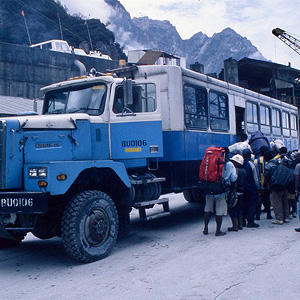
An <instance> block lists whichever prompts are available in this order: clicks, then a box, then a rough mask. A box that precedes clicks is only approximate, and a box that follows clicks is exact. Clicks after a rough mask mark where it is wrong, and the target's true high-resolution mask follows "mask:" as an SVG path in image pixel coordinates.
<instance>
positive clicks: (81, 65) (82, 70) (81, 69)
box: [74, 59, 86, 76]
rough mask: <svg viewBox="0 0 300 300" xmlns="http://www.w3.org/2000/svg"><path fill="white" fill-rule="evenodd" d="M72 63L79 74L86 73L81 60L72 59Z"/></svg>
mask: <svg viewBox="0 0 300 300" xmlns="http://www.w3.org/2000/svg"><path fill="white" fill-rule="evenodd" d="M74 64H75V66H76V67H77V68H78V69H79V72H80V76H84V75H86V67H85V65H84V64H83V63H82V62H81V61H79V60H78V59H76V60H75V61H74Z"/></svg>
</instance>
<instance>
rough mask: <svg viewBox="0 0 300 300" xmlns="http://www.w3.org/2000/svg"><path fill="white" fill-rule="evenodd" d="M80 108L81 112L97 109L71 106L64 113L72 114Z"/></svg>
mask: <svg viewBox="0 0 300 300" xmlns="http://www.w3.org/2000/svg"><path fill="white" fill-rule="evenodd" d="M81 110H82V111H83V112H86V111H88V110H97V111H99V108H89V107H81V108H71V109H70V110H68V111H66V114H74V113H76V112H79V111H81Z"/></svg>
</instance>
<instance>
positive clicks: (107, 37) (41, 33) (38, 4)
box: [0, 0, 125, 60]
mask: <svg viewBox="0 0 300 300" xmlns="http://www.w3.org/2000/svg"><path fill="white" fill-rule="evenodd" d="M22 14H24V16H23V15H22ZM59 22H60V23H61V27H60V23H59ZM26 25H27V27H26ZM27 29H28V31H27ZM88 30H89V33H90V36H91V40H92V46H91V44H90V39H89V33H88ZM51 39H64V40H66V41H67V42H68V43H69V45H71V46H74V47H75V48H82V49H84V50H85V51H86V52H89V50H99V51H101V52H102V53H104V54H108V55H110V56H111V57H112V58H113V59H115V60H118V59H121V58H125V54H124V53H123V49H122V48H121V47H120V45H119V44H118V43H116V42H115V36H114V34H113V32H111V31H110V30H108V29H107V28H106V27H105V25H104V24H103V23H101V22H100V20H99V19H90V20H84V19H83V18H81V17H80V16H71V15H69V14H68V12H67V10H66V8H65V7H63V6H62V4H61V3H60V2H59V1H57V2H55V1H54V0H1V1H0V42H5V43H12V44H19V45H29V44H35V43H40V42H44V41H47V40H51Z"/></svg>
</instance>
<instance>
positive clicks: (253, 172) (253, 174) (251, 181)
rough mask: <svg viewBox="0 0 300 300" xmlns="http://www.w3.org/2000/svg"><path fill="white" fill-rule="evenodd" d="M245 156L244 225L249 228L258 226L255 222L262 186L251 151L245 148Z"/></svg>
mask: <svg viewBox="0 0 300 300" xmlns="http://www.w3.org/2000/svg"><path fill="white" fill-rule="evenodd" d="M243 157H244V168H245V170H246V173H247V177H246V182H245V193H244V218H245V220H244V222H243V223H244V225H245V226H246V220H247V227H249V228H257V227H259V225H258V224H256V223H255V222H254V218H255V210H256V206H257V203H258V193H259V192H260V189H261V186H260V181H259V175H258V169H257V167H256V165H255V164H254V162H253V161H252V160H251V151H250V150H248V149H245V150H244V151H243Z"/></svg>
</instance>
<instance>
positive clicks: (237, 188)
mask: <svg viewBox="0 0 300 300" xmlns="http://www.w3.org/2000/svg"><path fill="white" fill-rule="evenodd" d="M247 138H248V137H247V135H244V136H243V141H242V142H240V143H238V144H239V148H238V149H237V147H236V145H235V146H234V147H229V149H228V148H225V160H224V168H223V171H222V177H223V180H224V181H225V183H226V186H227V187H229V188H228V189H227V190H226V191H224V192H223V193H221V194H217V195H206V198H205V200H206V203H205V209H204V229H203V234H204V235H207V234H208V225H209V221H210V218H211V216H212V214H213V213H214V212H215V215H216V216H215V218H216V232H215V235H216V236H224V235H225V234H226V232H224V231H222V230H221V226H222V218H223V216H224V215H227V212H228V211H229V214H230V217H231V221H232V226H231V227H229V228H228V231H229V232H230V231H235V232H237V231H239V230H242V229H243V227H248V228H258V227H259V224H257V222H255V221H256V220H260V216H261V213H262V212H264V213H266V217H267V219H270V220H271V219H272V221H271V222H272V224H276V225H282V224H284V223H289V221H290V220H291V219H292V218H296V216H297V214H296V212H297V199H298V197H299V194H300V152H298V151H293V159H292V160H291V156H290V154H291V153H288V152H287V147H286V146H285V145H284V144H283V142H282V141H281V140H276V141H274V142H271V143H269V142H268V144H266V145H262V146H260V147H259V150H257V149H256V151H253V150H252V148H251V146H250V145H249V142H248V139H247ZM230 150H231V151H230ZM232 152H233V153H232ZM254 152H255V154H254ZM297 162H298V164H297ZM279 165H280V166H284V169H280V170H279V168H277V167H278V166H279ZM277 169H278V170H277ZM275 170H277V171H275ZM280 172H281V173H280ZM283 172H286V173H283ZM287 178H290V180H293V182H292V183H293V184H290V185H289V187H287V186H284V185H282V186H281V185H280V184H279V185H274V184H273V183H274V182H276V180H277V181H278V182H279V181H280V180H281V181H282V179H287ZM291 189H293V190H291ZM229 198H230V199H231V200H230V201H231V202H230V203H229ZM232 199H235V201H233V203H232ZM262 206H263V210H262ZM271 207H272V208H273V212H274V218H273V217H272V214H271ZM299 218H300V214H299ZM295 231H297V232H300V227H299V228H295Z"/></svg>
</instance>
